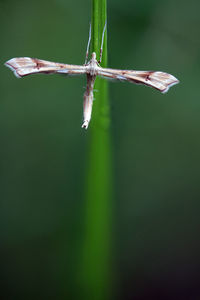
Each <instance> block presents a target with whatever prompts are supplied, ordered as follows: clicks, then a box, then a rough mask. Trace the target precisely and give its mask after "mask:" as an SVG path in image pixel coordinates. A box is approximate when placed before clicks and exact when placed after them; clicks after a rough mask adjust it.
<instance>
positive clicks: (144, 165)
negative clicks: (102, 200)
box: [0, 0, 200, 300]
mask: <svg viewBox="0 0 200 300" xmlns="http://www.w3.org/2000/svg"><path fill="white" fill-rule="evenodd" d="M199 11H200V2H199V1H198V0H191V1H186V0H183V1H179V0H168V1H164V0H124V1H120V0H108V62H109V66H110V67H112V68H122V69H136V70H137V69H138V70H162V71H166V72H169V73H171V74H173V75H175V76H176V77H177V78H179V80H180V84H179V85H177V86H175V87H172V88H171V89H170V91H169V93H167V94H165V95H162V94H160V93H159V92H158V91H155V90H153V89H150V88H147V87H143V86H136V85H132V84H130V83H122V82H114V83H112V82H109V95H110V105H111V136H112V143H113V147H112V159H113V176H114V198H113V199H112V200H111V204H110V205H111V207H112V210H111V215H112V217H111V227H112V238H111V240H112V243H111V259H110V265H109V267H108V269H109V271H108V272H109V276H108V277H109V285H110V286H111V287H110V290H111V293H110V294H111V295H112V296H111V297H110V299H112V298H113V299H136V300H137V299H138V300H139V299H141V300H143V299H154V300H157V299H163V300H164V299H170V300H173V299H188V300H189V299H191V300H196V299H200V285H199V275H200V256H199V251H200V242H199V229H200V220H199V212H200V204H199V200H200V180H199V178H200V88H199V86H200V85H199V78H200V55H199V53H200V39H199V36H200V17H199ZM90 18H91V3H90V1H82V0H77V1H67V0H50V1H39V0H34V1H33V0H30V1H25V0H19V1H14V0H1V1H0V32H1V46H0V53H1V55H0V62H1V67H0V76H1V80H0V91H1V101H0V140H1V146H0V158H1V175H0V176H1V177H0V185H1V187H0V198H1V209H0V241H1V242H0V243H1V247H0V252H1V255H0V259H1V269H0V273H1V276H2V278H1V285H2V286H1V289H0V294H1V299H2V300H8V299H9V300H10V299H12V300H13V299H25V298H26V299H81V296H80V295H79V292H80V291H81V288H82V282H81V278H82V277H81V276H84V274H82V275H81V276H79V271H80V269H81V268H80V265H81V262H80V260H81V259H80V258H81V255H82V254H81V252H82V244H83V243H84V226H83V224H84V222H85V221H84V217H85V203H86V202H85V198H84V184H85V174H86V171H87V166H88V161H87V158H88V151H89V150H88V149H89V148H88V143H89V138H90V134H89V131H90V128H89V129H88V131H84V130H82V129H81V128H80V126H81V121H82V99H83V93H84V87H85V78H84V77H77V78H75V77H73V78H65V77H63V76H56V75H55V76H53V75H52V76H44V75H38V76H32V77H26V78H23V79H21V80H19V79H17V78H16V77H14V76H13V74H12V73H11V71H10V70H8V69H7V68H5V67H4V66H3V63H4V62H5V61H6V60H8V59H10V58H12V57H17V56H30V57H37V58H41V59H46V60H52V61H58V62H65V63H72V64H83V62H84V58H85V49H86V45H87V40H88V30H89V22H90ZM97 92H98V91H97ZM94 201H95V199H94ZM97 285H98V283H97ZM95 299H99V298H98V295H97V296H96V297H95Z"/></svg>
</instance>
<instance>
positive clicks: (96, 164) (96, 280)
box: [81, 0, 112, 300]
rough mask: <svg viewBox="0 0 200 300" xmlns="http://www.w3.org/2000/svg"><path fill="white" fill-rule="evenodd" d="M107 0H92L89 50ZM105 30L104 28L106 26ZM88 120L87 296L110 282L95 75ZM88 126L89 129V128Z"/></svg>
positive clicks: (102, 106) (104, 89)
mask: <svg viewBox="0 0 200 300" xmlns="http://www.w3.org/2000/svg"><path fill="white" fill-rule="evenodd" d="M106 17H107V15H106V0H92V52H96V54H97V59H98V58H99V54H100V45H101V38H102V32H103V28H104V25H105V22H106ZM106 31H107V30H106ZM106 63H107V33H106V32H105V35H104V45H103V57H102V64H101V65H102V66H104V67H105V66H106ZM94 89H95V90H97V92H95V101H94V104H93V113H92V120H91V124H90V128H89V130H90V132H88V133H89V134H90V144H89V151H88V163H87V168H88V169H87V177H86V193H85V200H86V216H85V218H86V224H85V228H84V230H85V240H84V246H83V268H82V272H81V273H82V284H83V285H84V287H83V288H84V296H83V295H82V296H83V297H82V298H84V299H87V300H97V299H98V300H106V299H109V295H110V285H111V282H110V280H111V272H110V265H111V260H110V258H111V223H112V216H111V209H112V207H111V206H112V159H111V138H110V115H109V102H108V86H107V82H106V81H105V80H104V79H100V78H97V79H96V83H95V88H94ZM89 130H88V131H89Z"/></svg>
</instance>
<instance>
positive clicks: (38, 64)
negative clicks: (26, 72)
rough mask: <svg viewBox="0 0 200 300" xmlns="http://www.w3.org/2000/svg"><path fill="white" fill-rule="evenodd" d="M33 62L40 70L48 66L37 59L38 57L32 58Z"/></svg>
mask: <svg viewBox="0 0 200 300" xmlns="http://www.w3.org/2000/svg"><path fill="white" fill-rule="evenodd" d="M32 60H33V62H34V63H35V64H36V68H37V69H38V70H39V69H40V68H43V67H46V64H45V63H43V62H42V61H41V60H39V59H37V58H33V59H32Z"/></svg>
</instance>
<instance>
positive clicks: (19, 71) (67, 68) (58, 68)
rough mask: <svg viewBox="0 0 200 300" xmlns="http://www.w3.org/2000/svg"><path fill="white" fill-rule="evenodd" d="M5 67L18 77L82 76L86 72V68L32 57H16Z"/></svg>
mask: <svg viewBox="0 0 200 300" xmlns="http://www.w3.org/2000/svg"><path fill="white" fill-rule="evenodd" d="M5 65H6V66H7V67H8V68H10V69H11V70H12V71H13V72H14V74H15V76H17V77H23V76H27V75H30V74H36V73H44V74H52V73H62V74H68V75H80V74H85V72H86V70H85V66H77V65H67V64H61V63H56V62H51V61H46V60H41V59H37V58H31V57H15V58H12V59H10V60H8V61H7V62H6V63H5Z"/></svg>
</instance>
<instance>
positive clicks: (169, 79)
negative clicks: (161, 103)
mask: <svg viewBox="0 0 200 300" xmlns="http://www.w3.org/2000/svg"><path fill="white" fill-rule="evenodd" d="M105 29H106V24H105V26H104V29H103V34H102V41H101V48H100V60H99V61H97V57H96V53H95V52H93V53H92V55H91V59H90V60H89V61H88V62H87V59H88V53H89V46H90V40H91V26H90V32H89V40H88V44H87V51H86V59H85V63H84V65H82V66H80V65H71V64H64V63H56V62H51V61H46V60H42V59H37V58H30V57H15V58H12V59H10V60H8V61H7V62H6V63H5V65H6V66H7V67H9V68H10V69H11V70H12V71H13V72H14V74H15V75H16V76H17V77H19V78H21V77H24V76H27V75H31V74H37V73H44V74H53V73H58V74H66V75H82V74H85V75H86V77H87V86H86V91H85V93H84V101H83V124H82V128H85V129H87V128H88V125H89V122H90V119H91V114H92V105H93V89H94V83H95V79H96V76H101V77H104V78H109V79H116V80H120V81H129V82H131V83H136V84H143V85H146V86H150V87H152V88H155V89H157V90H159V91H160V92H162V93H166V92H167V91H168V89H169V88H170V87H171V86H173V85H175V84H177V83H179V80H178V79H177V78H176V77H174V76H173V75H171V74H168V73H165V72H160V71H135V70H117V69H110V68H102V67H101V66H100V63H101V58H102V50H103V40H104V33H105Z"/></svg>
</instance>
